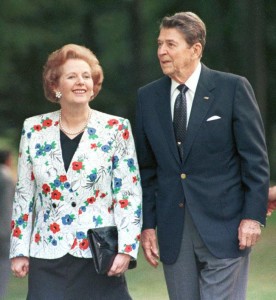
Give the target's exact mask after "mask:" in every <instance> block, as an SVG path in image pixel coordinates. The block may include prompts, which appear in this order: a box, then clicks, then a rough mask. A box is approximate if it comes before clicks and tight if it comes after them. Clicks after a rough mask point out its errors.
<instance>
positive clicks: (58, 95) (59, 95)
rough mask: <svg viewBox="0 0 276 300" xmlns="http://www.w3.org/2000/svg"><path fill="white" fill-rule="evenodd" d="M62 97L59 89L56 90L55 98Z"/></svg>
mask: <svg viewBox="0 0 276 300" xmlns="http://www.w3.org/2000/svg"><path fill="white" fill-rule="evenodd" d="M61 97H62V93H61V92H60V91H56V98H57V99H60V98H61Z"/></svg>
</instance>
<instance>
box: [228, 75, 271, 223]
mask: <svg viewBox="0 0 276 300" xmlns="http://www.w3.org/2000/svg"><path fill="white" fill-rule="evenodd" d="M233 114H234V115H233V126H234V135H235V141H236V147H237V150H238V153H239V156H240V158H241V177H242V183H243V185H244V190H245V203H244V209H243V219H252V220H256V221H259V222H260V223H262V224H265V219H266V209H267V197H268V188H269V163H268V156H267V149H266V142H265V134H264V126H263V123H262V119H261V114H260V111H259V108H258V104H257V101H256V99H255V95H254V92H253V89H252V87H251V85H250V84H249V82H248V81H247V80H246V79H245V78H241V79H240V80H238V83H237V86H236V93H235V100H234V110H233Z"/></svg>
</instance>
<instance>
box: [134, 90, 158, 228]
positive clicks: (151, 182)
mask: <svg viewBox="0 0 276 300" xmlns="http://www.w3.org/2000/svg"><path fill="white" fill-rule="evenodd" d="M141 100H142V95H141V91H140V90H139V91H138V100H137V108H136V130H135V138H136V146H137V155H138V162H139V167H140V173H141V181H142V189H143V229H154V228H155V227H156V193H157V174H156V171H157V170H156V168H157V163H156V160H155V157H154V153H153V151H152V148H151V146H150V142H149V140H148V138H147V135H146V131H145V124H144V122H143V119H144V115H143V114H144V112H143V107H142V101H141Z"/></svg>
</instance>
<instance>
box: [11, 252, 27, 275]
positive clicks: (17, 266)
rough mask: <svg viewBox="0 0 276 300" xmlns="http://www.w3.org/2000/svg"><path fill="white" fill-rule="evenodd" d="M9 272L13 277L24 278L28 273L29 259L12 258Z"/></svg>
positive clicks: (21, 257) (23, 257)
mask: <svg viewBox="0 0 276 300" xmlns="http://www.w3.org/2000/svg"><path fill="white" fill-rule="evenodd" d="M11 270H12V273H13V275H14V276H15V277H18V278H23V277H25V276H26V275H27V274H28V273H29V258H28V257H25V256H19V257H14V258H12V259H11Z"/></svg>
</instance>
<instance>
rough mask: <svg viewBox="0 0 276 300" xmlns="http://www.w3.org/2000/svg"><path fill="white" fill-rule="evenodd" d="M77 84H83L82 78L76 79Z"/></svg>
mask: <svg viewBox="0 0 276 300" xmlns="http://www.w3.org/2000/svg"><path fill="white" fill-rule="evenodd" d="M77 84H81V85H82V84H84V79H83V78H82V76H80V77H78V78H77Z"/></svg>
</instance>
